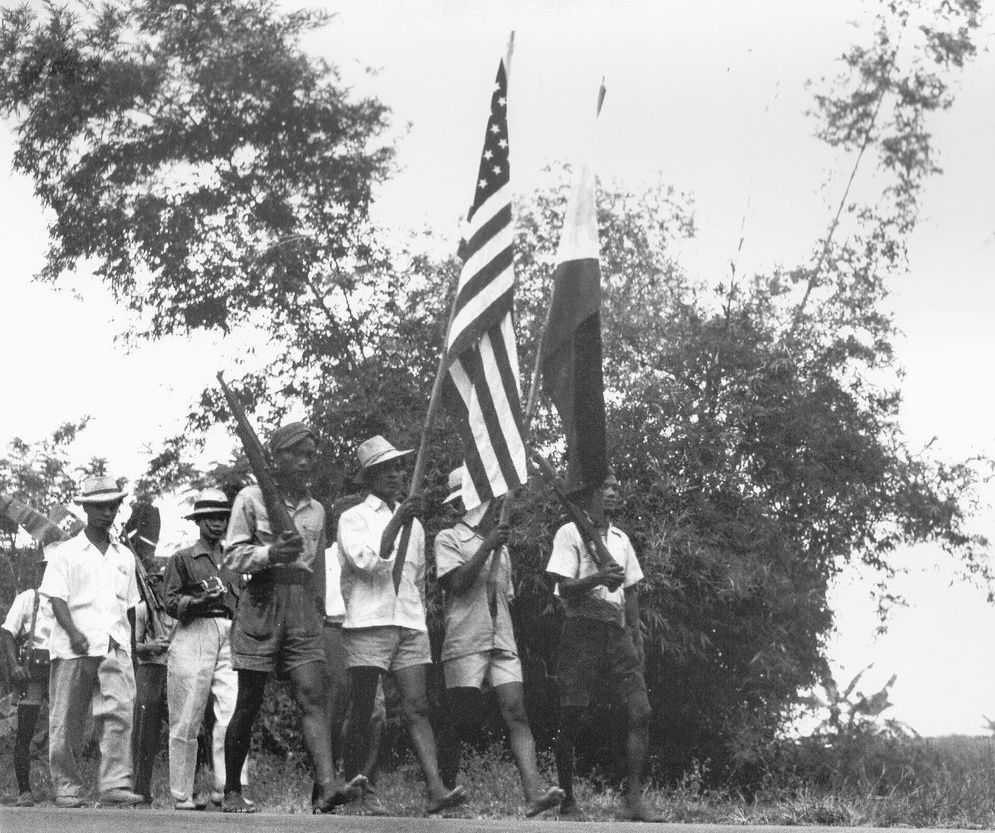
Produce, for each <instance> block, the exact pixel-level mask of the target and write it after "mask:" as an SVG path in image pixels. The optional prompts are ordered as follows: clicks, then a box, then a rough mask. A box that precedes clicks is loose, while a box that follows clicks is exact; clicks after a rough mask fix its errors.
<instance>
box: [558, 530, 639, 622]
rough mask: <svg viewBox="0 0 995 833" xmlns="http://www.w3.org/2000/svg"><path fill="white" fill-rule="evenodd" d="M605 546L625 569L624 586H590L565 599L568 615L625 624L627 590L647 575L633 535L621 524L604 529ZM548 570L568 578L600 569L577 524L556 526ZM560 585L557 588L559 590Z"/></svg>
mask: <svg viewBox="0 0 995 833" xmlns="http://www.w3.org/2000/svg"><path fill="white" fill-rule="evenodd" d="M603 540H604V542H605V548H606V549H607V550H608V552H609V553H610V554H611V556H612V558H614V559H615V560H616V561H617V562H618V563H619V564H620V565H622V569H623V570H625V578H624V580H623V581H622V586H621V587H619V588H617V589H616V590H614V591H610V590H609V589H608V588H607V587H605V586H604V585H603V584H600V585H598V586H597V587H595V588H593V589H591V590H588V591H587V592H586V593H584V594H583V595H581V596H572V597H570V598H564V599H563V605H564V612H565V613H566V615H567V616H585V617H587V618H589V619H598V620H601V621H606V622H617V623H618V624H619V625H622V626H624V625H625V592H624V591H625V590H626V589H628V588H629V587H632V586H633V585H634V584H636V583H637V582H638V581H640V580H641V579H642V577H643V571H642V568H641V567H640V566H639V561H638V559H637V558H636V551H635V550H634V549H633V548H632V543H631V542H630V541H629V536H628V535H626V534H625V533H624V532H622V530H621V529H619V528H618V527H617V526H612V525H611V524H609V526H608V529H606V530H605V533H604V539H603ZM546 572H547V573H553V574H555V575H558V576H563V577H564V578H574V579H576V578H585V577H586V576H590V575H593V574H594V573H596V572H598V562H597V561H595V560H594V556H593V555H591V553H590V551H589V550H588V548H587V546H586V545H585V544H584V539H583V538H582V537H581V534H580V532H579V531H578V530H577V526H576V525H575V524H573V523H567V524H564V525H563V526H561V527H560V528H559V529H558V530H556V535H555V537H554V538H553V552H552V554H551V555H550V556H549V563H548V564H547V565H546ZM559 589H560V588H559V585H558V584H557V586H556V592H557V594H559Z"/></svg>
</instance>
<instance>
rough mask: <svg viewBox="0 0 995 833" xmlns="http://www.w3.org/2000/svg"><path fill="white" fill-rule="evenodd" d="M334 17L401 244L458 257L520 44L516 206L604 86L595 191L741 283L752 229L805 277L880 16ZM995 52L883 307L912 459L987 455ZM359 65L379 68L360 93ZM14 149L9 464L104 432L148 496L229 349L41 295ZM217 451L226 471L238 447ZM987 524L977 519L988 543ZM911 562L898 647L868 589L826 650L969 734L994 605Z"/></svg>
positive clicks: (1, 429)
mask: <svg viewBox="0 0 995 833" xmlns="http://www.w3.org/2000/svg"><path fill="white" fill-rule="evenodd" d="M284 5H285V6H286V7H294V6H296V5H298V4H296V3H289V2H286V3H284ZM327 7H328V8H333V9H337V10H338V11H339V15H338V17H337V18H336V19H335V20H334V21H333V22H332V24H331V25H330V26H329V27H328V28H327V29H326V30H324V31H322V32H321V33H318V34H315V35H313V36H312V37H311V38H310V39H309V41H308V47H309V49H311V50H312V51H314V52H317V53H320V54H322V55H324V56H325V57H326V58H327V59H329V60H330V61H332V62H333V63H335V64H337V65H338V66H339V67H340V69H341V71H342V73H343V76H344V77H345V79H346V80H347V81H348V82H349V83H351V84H353V85H355V87H356V89H357V91H363V92H372V93H375V94H376V95H378V96H379V97H380V98H381V99H383V100H384V101H385V102H386V103H387V104H389V105H390V106H391V107H392V108H393V111H394V123H395V126H396V133H397V136H398V142H399V157H398V162H399V165H400V171H399V173H398V175H397V176H396V177H394V178H393V179H392V181H391V182H390V183H389V184H388V185H387V186H386V187H385V188H384V189H383V192H382V193H381V195H380V200H379V205H378V208H377V212H378V213H377V217H378V220H379V221H380V222H382V223H383V224H384V225H386V226H388V227H391V228H395V229H402V228H420V227H422V226H430V227H432V228H433V229H434V230H435V231H436V233H438V234H440V235H445V236H448V238H449V239H450V241H451V243H452V247H453V248H454V247H455V244H456V236H457V229H458V221H459V218H460V217H461V216H462V215H463V214H464V213H465V210H466V207H467V205H468V201H469V198H470V195H471V190H470V189H471V187H472V183H473V179H474V176H475V173H476V165H477V161H478V159H479V156H478V155H479V152H480V144H481V140H482V131H483V126H484V119H485V117H486V111H487V105H488V97H489V90H490V86H491V82H492V80H493V77H494V72H495V69H496V65H497V58H498V57H499V55H501V54H502V53H503V51H504V48H505V43H506V39H507V33H508V31H509V30H510V29H512V28H514V29H515V30H516V46H515V54H514V59H513V64H512V70H511V84H510V93H509V96H510V118H511V126H510V130H511V143H512V145H511V148H512V149H511V153H512V157H511V158H512V179H513V184H514V185H515V187H516V188H518V189H519V190H522V191H524V190H526V189H528V188H529V187H530V185H531V184H532V183H533V182H534V181H535V179H536V177H537V174H538V172H539V171H540V169H541V168H542V167H543V166H544V165H545V164H547V163H549V162H552V161H555V160H559V159H564V158H569V156H570V154H571V153H572V150H573V147H574V146H573V137H574V136H576V135H577V131H576V129H575V128H576V126H577V125H578V124H580V123H581V122H582V121H583V120H584V119H586V118H587V117H588V116H589V114H590V111H591V109H592V108H593V104H594V97H595V92H596V89H597V85H598V81H599V80H600V78H601V76H602V75H605V76H607V83H608V98H607V101H606V104H605V109H604V112H603V115H602V119H601V127H600V131H601V135H600V137H599V140H600V160H599V169H600V172H601V174H602V175H603V176H607V177H610V178H615V179H618V180H621V181H622V182H623V183H625V184H628V185H630V186H631V187H633V188H638V187H639V186H640V184H641V183H644V182H647V181H649V180H652V179H655V178H657V177H661V178H662V179H663V181H664V182H667V183H669V184H672V185H674V186H675V187H677V188H678V189H680V190H683V191H687V192H688V193H690V194H692V195H693V197H694V200H695V206H696V211H695V214H696V221H697V224H698V227H699V234H698V237H697V238H696V239H695V240H694V241H692V242H691V243H688V244H686V245H685V246H683V247H682V262H683V263H684V264H685V266H686V267H687V268H688V269H689V270H690V271H691V273H692V274H693V275H695V276H697V277H706V278H709V279H712V280H714V281H719V280H722V279H724V278H725V277H726V276H727V270H728V261H729V259H730V257H731V256H732V255H733V253H734V251H735V247H736V242H737V240H738V238H739V233H740V227H741V224H743V223H744V220H745V225H744V228H745V235H746V242H745V246H744V248H743V252H742V255H741V256H740V259H739V266H738V268H739V271H740V273H741V274H742V273H744V272H746V273H749V272H751V271H755V270H759V269H765V268H768V267H770V266H771V265H774V264H777V263H784V264H794V263H796V262H798V261H799V260H800V259H801V258H802V257H803V256H804V255H805V253H806V252H807V251H808V250H809V248H810V247H811V244H812V241H813V240H814V239H815V238H816V237H817V236H818V234H819V233H820V232H821V231H822V230H823V229H825V228H826V226H827V224H828V222H829V218H830V216H831V213H832V210H833V209H834V208H835V204H836V202H837V201H838V200H839V198H840V195H841V189H842V187H843V182H844V181H845V176H846V174H847V173H848V172H849V164H850V160H848V159H846V158H842V157H837V156H835V155H834V154H833V153H831V152H830V151H828V150H827V149H826V148H824V147H823V146H822V145H820V144H819V143H818V142H817V141H816V140H815V139H814V138H813V137H812V133H813V132H814V123H813V122H812V121H811V120H809V119H806V118H805V117H804V116H803V113H804V111H805V110H806V108H807V107H808V106H809V103H810V101H811V98H810V93H808V92H807V91H806V90H805V87H804V83H805V81H806V79H809V78H818V77H819V76H823V75H832V74H834V73H835V71H836V66H835V65H834V60H835V59H836V58H837V57H838V56H839V55H840V53H841V52H842V51H843V50H844V49H845V48H846V47H847V46H848V45H849V44H850V43H852V42H853V40H854V38H855V37H857V30H855V29H854V28H853V26H852V25H851V23H852V22H853V21H859V20H866V19H867V18H868V9H869V8H870V7H871V5H870V4H869V5H868V7H866V8H865V6H864V5H862V4H861V3H860V2H858V0H846V1H845V2H836V3H816V2H811V0H809V2H799V1H798V0H755V1H754V2H739V3H733V2H719V1H718V0H671V1H670V2H653V0H645V2H615V3H608V2H590V0H581V1H580V2H569V3H567V2H559V3H557V2H544V3H540V2H535V3H527V2H522V1H521V0H506V2H504V3H500V4H476V3H465V2H459V1H458V0H446V1H445V2H442V1H441V0H436V1H435V2H431V3H427V2H421V3H417V2H401V1H400V0H395V1H394V2H363V1H362V0H349V1H348V2H340V3H329V4H327ZM993 37H995V27H993V25H992V21H990V20H989V21H988V22H987V23H986V26H985V31H984V33H983V35H982V43H981V46H982V49H983V50H984V51H983V53H982V54H981V55H979V56H978V58H977V59H976V60H975V61H974V63H973V64H972V65H971V66H970V67H969V68H968V70H967V71H966V72H965V73H964V75H963V77H962V80H961V81H960V82H959V84H958V87H959V91H958V101H957V103H956V105H955V107H954V109H953V110H952V111H950V112H947V113H944V114H941V115H940V116H939V117H938V118H936V120H935V121H934V122H933V128H934V134H935V141H936V147H937V149H938V151H939V153H940V163H941V165H942V166H943V167H944V169H945V173H944V175H943V176H941V177H939V178H936V179H934V180H932V181H931V182H930V183H929V185H928V186H927V192H926V194H925V199H924V203H923V214H922V222H921V225H920V228H919V229H918V231H917V232H916V235H915V237H914V239H913V241H912V251H911V257H912V263H911V273H910V275H909V276H908V277H907V279H905V280H903V281H902V282H901V284H900V285H897V286H896V287H895V292H894V297H893V299H892V304H893V309H894V311H895V314H896V317H897V321H898V323H899V326H900V327H901V329H902V330H903V332H904V334H905V337H904V339H903V340H902V341H901V343H900V344H899V351H900V357H901V361H902V363H903V365H904V366H905V368H906V369H907V376H906V379H905V385H904V391H905V407H904V411H903V423H904V426H905V429H906V431H907V432H908V434H909V436H910V438H911V439H912V442H913V444H914V445H922V444H925V443H926V442H927V441H928V440H929V439H930V438H931V437H932V436H933V435H934V434H936V435H938V436H939V438H940V439H939V440H938V442H937V444H936V446H934V448H940V449H942V451H943V452H944V453H947V454H949V455H952V456H956V455H967V454H971V453H977V452H984V453H989V454H992V453H995V442H993V440H995V429H993V427H992V426H991V424H990V419H989V412H990V408H989V404H990V400H991V396H990V394H989V390H988V385H987V382H988V376H989V374H988V372H987V370H988V368H987V366H986V362H987V360H988V357H989V356H990V355H991V354H992V347H993V346H995V345H993V336H992V334H991V327H990V326H988V319H989V318H990V315H991V313H990V310H991V309H992V306H993V305H992V301H993V293H995V290H993V288H992V280H991V278H992V277H993V275H995V163H993V161H992V150H991V149H992V148H993V147H995V108H993V107H992V106H991V102H992V101H995V59H993V55H992V53H991V52H990V51H988V50H989V49H990V47H991V46H992V43H993ZM366 66H372V67H376V68H379V73H378V74H377V75H376V76H375V77H374V78H372V79H367V78H365V77H363V75H362V73H361V69H362V68H363V67H366ZM408 123H410V127H408V128H406V125H408ZM12 148H13V143H12V135H11V132H10V126H9V125H2V126H0V169H2V172H0V177H2V180H0V181H2V188H0V242H2V245H3V251H4V264H3V267H2V268H3V273H2V274H3V294H2V296H0V315H2V317H0V321H2V324H0V351H2V353H0V354H2V355H3V356H4V374H3V382H4V385H3V391H4V396H3V407H0V445H2V446H5V445H6V442H7V441H8V440H9V439H10V438H11V437H12V436H14V435H18V436H22V437H24V438H25V439H28V440H37V439H39V438H41V437H42V436H43V435H45V434H46V433H48V432H49V431H51V429H52V428H54V427H55V426H56V425H57V424H58V423H60V422H61V421H64V420H67V419H73V418H76V417H78V416H80V415H81V414H91V415H92V416H93V421H92V423H91V426H90V427H89V428H88V429H87V431H86V432H85V433H84V435H83V437H82V439H81V442H80V443H79V449H78V453H79V456H80V458H81V459H86V458H88V457H90V456H94V455H99V456H105V457H108V458H109V459H110V460H111V464H112V467H113V469H114V471H115V472H117V473H120V474H122V475H125V476H129V477H136V476H138V475H139V474H140V473H141V471H142V469H143V467H144V462H145V460H146V459H147V456H148V455H147V452H146V451H145V450H144V449H146V448H147V447H149V446H151V447H153V448H154V447H155V445H156V441H157V439H159V438H161V437H163V436H166V435H168V434H170V433H175V432H176V431H178V430H180V429H181V428H182V419H183V415H184V414H185V413H186V410H187V407H188V405H189V404H190V402H191V401H192V398H193V397H194V396H195V395H196V394H197V392H199V391H200V390H201V389H202V388H203V387H204V386H205V385H207V384H209V383H210V382H211V381H212V380H213V375H214V373H215V371H216V370H217V369H219V368H223V367H225V366H226V358H225V357H226V354H227V353H228V352H229V351H231V350H232V349H233V346H232V345H225V344H224V343H223V342H222V341H221V340H220V339H219V338H217V337H209V336H203V337H198V338H197V339H193V340H191V341H184V340H180V339H174V340H171V341H168V342H165V343H161V344H155V345H149V346H146V347H142V348H141V349H139V350H137V351H135V352H133V353H131V354H125V353H124V352H123V351H122V350H121V349H120V348H118V347H116V346H115V344H114V341H113V336H114V334H115V333H116V332H119V331H120V330H121V329H122V328H123V326H124V321H123V319H119V318H115V315H116V313H115V310H114V307H113V305H112V304H111V303H110V301H109V299H108V298H107V296H106V293H104V292H103V291H102V290H101V289H100V288H99V287H97V286H95V285H94V283H93V281H92V280H90V279H89V278H88V276H86V275H85V274H84V275H80V276H79V277H78V279H77V280H76V286H77V289H78V290H79V292H80V294H81V296H82V298H74V297H73V296H72V295H71V294H69V293H65V292H63V293H54V292H53V291H52V290H50V289H48V288H47V287H41V286H38V285H34V284H32V283H31V281H30V277H31V275H32V274H33V273H34V272H35V271H37V269H38V268H39V267H40V265H41V263H42V257H43V253H44V250H45V245H46V241H45V222H46V219H45V216H44V215H43V213H42V211H41V209H40V207H39V205H38V204H37V202H36V201H35V200H34V199H33V197H32V193H31V186H30V184H29V183H28V182H27V181H25V180H24V179H23V178H20V177H15V176H13V175H12V174H11V172H10V160H11V155H12ZM827 176H831V180H830V184H829V186H828V187H825V183H826V178H827ZM858 186H859V182H858ZM213 448H214V449H215V452H216V455H217V454H223V453H224V444H223V443H220V444H215V445H214V446H213ZM986 501H987V502H990V494H986ZM991 519H992V515H991V512H990V511H989V512H986V514H985V515H984V517H982V518H980V519H979V526H978V528H979V530H980V531H982V532H985V531H987V527H988V526H990V521H991ZM901 557H902V558H903V559H904V560H905V561H906V562H907V563H908V564H909V565H910V567H911V568H912V575H910V577H909V578H908V579H905V580H903V581H902V582H901V589H902V590H904V591H905V592H906V593H907V594H908V595H909V599H910V603H911V606H910V608H908V609H907V610H903V611H900V612H899V613H897V614H896V615H895V616H894V618H893V620H892V624H891V629H890V632H889V634H888V635H887V636H886V637H884V638H878V639H875V638H874V636H873V632H874V626H875V624H876V623H875V620H874V618H873V615H872V603H871V601H870V600H869V598H868V596H867V590H868V586H867V584H866V583H865V581H864V580H863V579H862V578H861V577H860V576H858V575H855V574H854V575H848V576H847V578H846V580H845V581H844V582H841V584H840V586H839V587H838V588H837V590H836V591H835V594H834V599H835V600H836V606H837V607H838V609H839V631H838V633H837V634H836V636H835V637H834V639H833V642H832V645H831V655H832V656H833V658H834V661H835V663H836V664H837V667H839V668H840V669H841V670H840V674H839V677H840V680H841V681H844V682H845V681H846V680H848V679H849V677H850V676H852V675H853V674H854V673H856V672H857V671H858V670H859V669H860V668H861V667H863V665H864V664H866V663H869V662H873V663H875V667H874V669H873V671H872V672H869V674H868V675H867V682H868V684H867V686H866V690H870V689H872V688H873V686H874V684H875V683H878V684H880V683H882V682H883V681H884V680H886V679H887V677H888V676H890V675H891V674H892V673H897V674H898V682H897V683H896V685H895V688H894V689H893V700H894V701H895V703H896V709H895V710H894V715H895V716H896V717H898V718H900V719H902V720H905V721H907V722H908V723H910V724H911V725H912V726H914V727H915V728H916V729H917V730H918V731H920V732H921V733H923V734H940V733H948V732H972V733H973V732H978V731H980V729H981V726H982V719H981V714H982V713H983V712H984V713H987V714H995V669H993V664H992V663H991V662H990V660H989V651H988V645H987V639H985V638H984V637H987V636H988V635H989V634H991V633H993V632H995V612H993V611H992V609H991V608H989V607H988V606H987V605H986V604H985V603H984V597H983V594H982V593H981V592H980V591H977V590H975V589H973V588H969V587H963V586H955V587H948V586H947V585H948V583H949V580H950V576H949V572H948V571H947V570H945V569H942V568H941V567H938V566H937V565H938V564H940V563H941V555H940V554H939V553H937V552H935V551H933V550H931V549H930V548H926V547H923V548H918V549H916V550H915V551H914V552H910V553H908V554H903V555H902V556H901Z"/></svg>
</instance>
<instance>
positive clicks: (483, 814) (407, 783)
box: [0, 735, 995, 829]
mask: <svg viewBox="0 0 995 833" xmlns="http://www.w3.org/2000/svg"><path fill="white" fill-rule="evenodd" d="M11 742H12V738H11V737H10V735H7V736H5V737H2V738H0V761H2V764H0V793H2V794H3V795H5V796H7V797H9V798H12V797H13V796H14V795H15V793H16V788H15V785H14V779H13V768H12V766H11V765H10V764H9V763H8V762H9V761H10V760H11V757H10V756H11ZM891 754H892V756H893V760H890V761H888V762H887V767H889V768H890V769H889V770H888V771H884V770H878V769H874V768H873V767H870V768H868V767H866V766H865V767H863V768H862V770H861V772H860V774H859V776H855V777H853V778H851V779H849V780H843V781H841V782H840V783H837V784H836V785H835V786H832V787H830V786H828V785H825V784H824V783H823V784H820V778H810V779H806V777H804V775H803V774H801V773H800V772H799V771H795V772H793V773H791V774H781V775H780V776H777V777H776V778H768V779H766V780H767V782H768V783H767V784H766V785H765V786H764V787H763V788H762V789H759V790H756V791H755V792H752V793H750V794H748V795H747V794H744V793H743V792H741V791H739V790H737V789H735V788H731V787H725V788H714V787H709V786H707V782H708V777H707V775H708V773H707V768H706V767H704V766H701V765H698V764H695V765H694V766H692V767H691V769H690V770H689V771H688V772H686V773H685V775H684V776H683V777H682V778H681V779H680V780H679V781H678V782H677V783H674V784H671V785H668V786H660V785H655V784H651V785H650V786H649V787H648V789H647V799H648V800H649V801H650V802H651V803H652V804H653V805H655V806H656V808H657V809H658V810H659V812H661V813H662V814H663V816H664V818H665V820H666V821H669V822H684V823H694V822H697V823H715V824H737V825H763V824H776V825H832V826H845V827H862V826H873V827H899V826H900V827H958V828H978V829H992V828H995V748H993V745H992V741H991V739H989V738H969V737H951V738H940V739H929V740H923V739H914V740H909V741H908V742H906V743H903V744H902V745H901V747H900V748H895V747H892V748H891ZM540 770H541V772H542V774H543V776H544V777H545V778H546V780H547V781H549V782H550V783H553V781H554V779H555V772H554V768H553V764H552V759H551V756H550V755H549V754H548V753H543V754H542V755H541V756H540ZM896 773H897V774H896ZM83 774H84V782H85V784H86V785H87V786H88V787H89V788H90V789H91V790H92V788H93V784H94V781H95V777H96V760H95V756H93V755H91V756H85V757H84V760H83ZM250 780H251V782H252V783H251V786H250V792H249V794H250V795H251V796H252V797H253V799H255V800H256V802H257V803H259V804H260V805H261V806H262V807H263V808H265V809H266V810H267V811H268V812H284V813H308V812H310V788H311V782H310V776H309V774H308V772H307V769H306V767H305V766H304V765H303V763H302V762H301V761H300V760H298V759H296V758H293V757H290V758H287V759H283V758H279V757H277V756H274V755H268V754H257V755H255V756H254V758H253V759H252V764H251V768H250ZM821 780H823V781H824V780H825V779H821ZM460 781H461V783H462V784H463V785H464V786H465V787H466V789H467V792H468V794H469V796H470V799H469V801H468V802H467V804H466V805H465V806H464V807H462V808H460V810H459V812H458V813H457V815H461V816H464V817H472V818H478V819H502V818H511V817H521V816H522V814H523V811H524V800H523V798H522V792H521V782H520V780H519V778H518V772H517V770H516V769H515V767H514V764H513V763H512V761H511V759H510V756H509V755H508V753H507V752H506V750H505V749H504V748H503V746H501V745H494V746H491V747H489V748H487V749H485V750H483V751H477V752H471V751H469V750H467V751H466V753H465V755H464V757H463V768H462V770H461V776H460ZM32 783H33V786H34V788H35V794H36V796H37V797H39V798H41V799H42V802H45V801H51V784H50V781H49V777H48V767H47V761H46V760H45V757H44V753H43V752H42V754H41V757H40V758H39V757H38V756H36V757H35V759H34V760H33V762H32ZM377 789H378V792H379V794H380V797H381V799H382V801H383V803H384V805H385V806H386V807H387V808H389V810H390V811H391V814H392V815H398V816H420V815H422V814H423V813H424V807H425V801H426V799H425V791H424V781H423V780H422V777H421V772H420V770H419V768H418V766H417V764H416V763H415V762H414V761H413V760H412V759H410V757H408V756H404V755H402V756H401V757H400V758H399V759H398V761H397V763H396V765H394V766H393V768H392V769H391V770H390V771H388V772H384V773H383V774H382V775H381V776H380V779H379V783H378V785H377ZM153 792H154V796H153V798H154V801H153V806H154V807H156V808H160V809H168V808H169V807H171V806H172V801H171V798H170V796H169V790H168V770H167V763H166V756H165V751H164V749H163V751H161V752H160V755H159V758H158V760H157V762H156V768H155V773H154V777H153ZM575 794H576V797H577V800H578V802H579V803H580V805H581V806H582V808H583V809H584V811H585V813H586V815H587V817H588V818H589V819H590V820H592V821H599V820H609V819H612V818H613V817H614V813H615V811H616V809H617V807H618V805H619V803H620V801H621V794H620V792H619V790H618V788H617V785H615V784H613V783H611V779H608V778H605V777H604V776H600V775H598V774H597V773H595V774H594V775H593V776H592V777H589V778H579V779H578V780H577V783H576V785H575ZM345 812H351V810H350V809H346V811H345Z"/></svg>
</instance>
